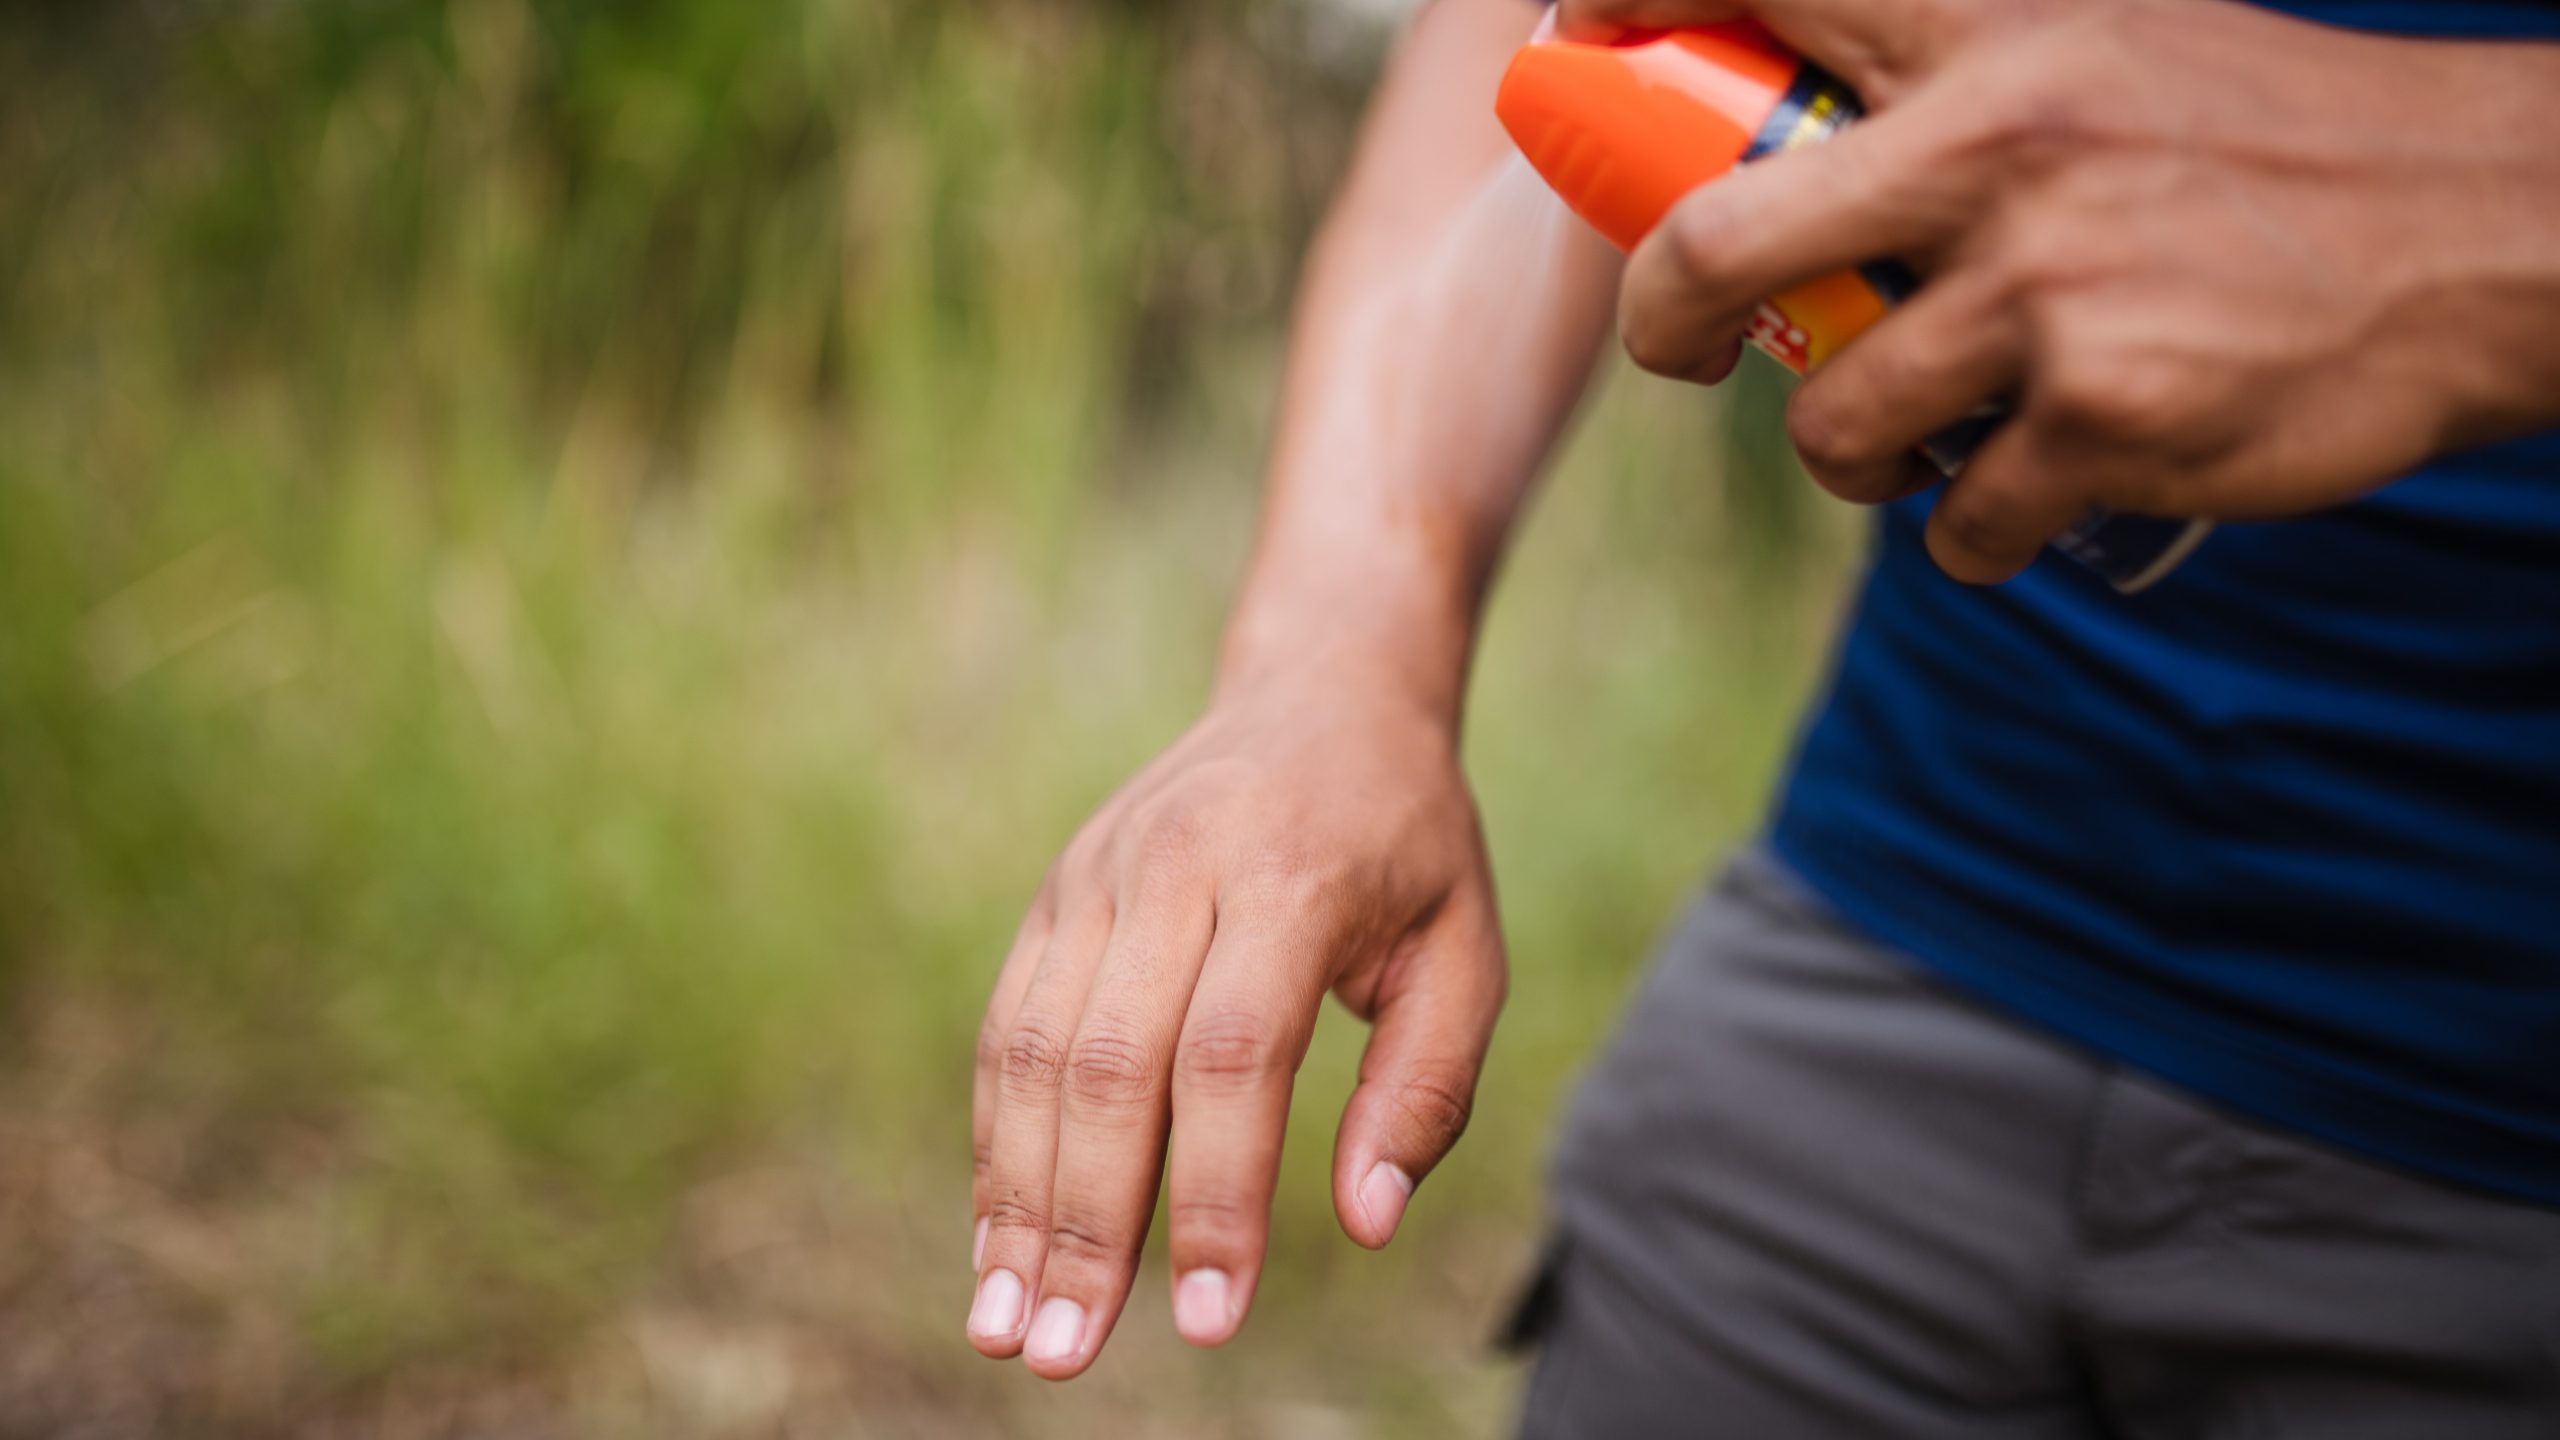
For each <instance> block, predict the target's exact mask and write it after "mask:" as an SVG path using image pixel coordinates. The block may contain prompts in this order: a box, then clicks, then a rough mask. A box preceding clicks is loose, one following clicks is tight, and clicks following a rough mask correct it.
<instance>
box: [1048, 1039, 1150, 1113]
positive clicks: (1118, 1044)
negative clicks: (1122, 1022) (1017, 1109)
mask: <svg viewBox="0 0 2560 1440" xmlns="http://www.w3.org/2000/svg"><path fill="white" fill-rule="evenodd" d="M1157 1071H1158V1066H1157V1064H1156V1058H1155V1054H1154V1052H1153V1050H1152V1049H1151V1047H1149V1046H1148V1045H1147V1044H1146V1043H1145V1042H1144V1041H1141V1040H1139V1039H1138V1038H1137V1037H1136V1036H1135V1035H1133V1034H1131V1033H1130V1032H1129V1031H1128V1030H1126V1029H1124V1028H1122V1027H1120V1026H1119V1025H1116V1024H1104V1025H1096V1026H1090V1027H1088V1028H1087V1029H1086V1030H1085V1032H1084V1033H1083V1034H1081V1035H1078V1036H1077V1037H1076V1040H1075V1045H1074V1047H1073V1048H1072V1049H1070V1050H1069V1051H1068V1052H1067V1069H1066V1089H1067V1094H1068V1096H1069V1097H1070V1098H1072V1099H1074V1100H1075V1101H1076V1102H1077V1103H1079V1104H1082V1105H1085V1106H1088V1107H1091V1108H1094V1109H1098V1110H1125V1109H1131V1108H1135V1107H1137V1106H1140V1105H1143V1104H1146V1103H1147V1102H1149V1101H1150V1100H1152V1099H1153V1098H1154V1096H1155V1094H1156V1091H1157V1088H1158V1084H1157Z"/></svg>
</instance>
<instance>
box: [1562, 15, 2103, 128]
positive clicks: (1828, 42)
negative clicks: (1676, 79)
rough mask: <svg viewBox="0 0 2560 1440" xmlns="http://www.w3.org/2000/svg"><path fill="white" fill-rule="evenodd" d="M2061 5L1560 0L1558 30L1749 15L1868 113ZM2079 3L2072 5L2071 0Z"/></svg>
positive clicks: (1668, 25)
mask: <svg viewBox="0 0 2560 1440" xmlns="http://www.w3.org/2000/svg"><path fill="white" fill-rule="evenodd" d="M2058 3H2060V0H2002V3H2000V4H1997V5H1986V4H1983V3H1981V0H1893V3H1879V0H1748V3H1731V0H1558V3H1557V6H1556V12H1557V13H1556V23H1557V27H1558V29H1559V30H1560V31H1561V32H1562V33H1564V34H1566V35H1568V36H1572V37H1575V38H1577V39H1596V38H1605V37H1606V36H1608V35H1610V34H1612V33H1613V32H1616V31H1621V30H1630V29H1633V30H1667V29H1672V28H1674V27H1677V26H1682V25H1704V24H1711V23H1713V22H1716V21H1719V20H1731V19H1734V18H1736V17H1738V16H1742V15H1746V14H1747V15H1750V16H1751V17H1753V18H1754V19H1757V20H1759V21H1760V22H1761V23H1762V24H1764V25H1766V26H1768V27H1769V28H1770V29H1771V30H1773V31H1776V32H1777V34H1778V36H1779V38H1781V39H1783V40H1785V41H1786V42H1787V43H1788V44H1789V45H1792V46H1794V47H1795V48H1796V49H1797V50H1798V51H1800V52H1802V53H1803V54H1805V55H1807V56H1809V57H1811V58H1812V59H1813V60H1815V61H1816V62H1818V63H1819V64H1821V65H1822V67H1823V68H1824V69H1826V70H1829V71H1830V72H1831V73H1832V74H1834V75H1837V76H1839V77H1840V78H1842V79H1843V80H1846V81H1848V82H1849V84H1850V86H1851V88H1853V89H1855V90H1856V91H1857V92H1858V94H1859V95H1860V96H1861V97H1862V98H1863V99H1865V100H1866V102H1867V103H1868V105H1870V106H1872V107H1881V106H1884V105H1888V104H1891V103H1892V102H1893V101H1894V100H1895V99H1896V98H1897V97H1898V96H1899V95H1900V94H1901V93H1902V92H1903V91H1905V90H1906V89H1908V88H1909V87H1911V86H1912V85H1915V84H1917V83H1919V82H1920V81H1922V80H1925V79H1926V78H1927V77H1928V76H1929V75H1931V74H1932V73H1934V72H1935V71H1936V70H1937V69H1938V68H1939V67H1940V66H1942V65H1944V64H1945V63H1946V62H1947V59H1948V57H1950V56H1951V55H1953V54H1954V53H1955V51H1956V50H1957V49H1958V48H1959V47H1961V46H1963V45H1964V44H1965V43H1966V42H1968V41H1969V40H1972V39H1974V38H1975V37H1978V36H1979V35H1981V34H1982V33H1983V32H1984V31H1985V30H1986V29H1988V28H1990V27H1993V26H2004V27H2005V26H2014V25H2018V24H2022V23H2024V22H2026V21H2027V20H2029V19H2031V18H2033V17H2035V16H2038V15H2042V14H2045V13H2048V12H2050V11H2052V10H2053V9H2055V8H2057V4H2058ZM2072 3H2077V0H2072Z"/></svg>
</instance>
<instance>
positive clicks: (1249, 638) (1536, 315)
mask: <svg viewBox="0 0 2560 1440" xmlns="http://www.w3.org/2000/svg"><path fill="white" fill-rule="evenodd" d="M1536 17H1537V7H1536V6H1534V5H1532V4H1529V3H1527V0H1438V3H1436V4H1433V5H1431V6H1430V7H1428V8H1427V9H1426V10H1425V11H1424V13H1423V14H1422V16H1421V17H1420V19H1418V20H1417V21H1416V22H1415V27H1414V30H1413V32H1412V33H1411V35H1409V36H1408V37H1407V40H1406V42H1405V44H1404V46H1403V47H1402V49H1401V50H1400V51H1399V53H1398V55H1397V57H1396V59H1395V61H1394V62H1393V64H1392V66H1391V68H1390V71H1389V74H1388V78H1387V82H1386V84H1385V86H1384V87H1383V89H1382V90H1381V92H1380V95H1379V99H1378V101H1377V103H1376V106H1375V108H1374V109H1373V111H1372V113H1371V116H1370V120H1369V124H1368V127H1367V130H1366V132H1365V133H1364V135H1363V138H1362V142H1361V146H1360V153H1359V155H1358V158H1357V160H1356V161H1355V163H1354V166H1353V171H1352V175H1351V178H1350V180H1349V182H1348V184H1347V185H1346V186H1345V189H1344V191H1343V193H1342V196H1341V197H1340V199H1339V200H1338V201H1337V202H1336V204H1335V208H1334V212H1333V215H1332V216H1331V218H1330V219H1329V220H1328V222H1327V224H1326V226H1325V230H1324V234H1323V236H1322V239H1321V240H1320V242H1319V244H1318V246H1317V248H1316V251H1315V253H1314V255H1313V256H1312V257H1311V259H1310V263H1309V266H1308V271H1307V278H1306V281H1305V284H1304V287H1303V290H1302V293H1301V298H1300V303H1299V308H1298V315H1297V324H1296V329H1295V334H1294V336H1293V340H1292V345H1291V352H1290V363H1289V373H1288V383H1287V387H1286V391H1285V394H1284V397H1283V401H1282V406H1281V414H1280V426H1279V435H1278V440H1277V443H1276V445H1275V447H1274V453H1273V458H1272V464H1271V474H1270V488H1269V499H1268V503H1267V507H1266V511H1265V515H1264V521H1263V531H1262V537H1261V542H1260V544H1259V546H1258V547H1257V550H1256V553H1255V558H1254V564H1253V568H1252V571H1251V574H1250V576H1249V577H1248V579H1247V582H1246V585H1245V588H1244V592H1243V595H1242V598H1241V599H1240V600H1239V602H1238V605H1237V609H1236V615H1235V619H1234V621H1233V623H1232V625H1231V627H1230V630H1229V634H1228V642H1227V647H1226V655H1225V660H1224V664H1223V665H1222V668H1221V686H1222V688H1226V687H1233V686H1243V685H1251V684H1255V683H1260V682H1261V681H1263V680H1265V679H1267V678H1268V677H1270V676H1272V675H1274V674H1277V673H1289V672H1293V671H1298V670H1303V669H1308V668H1316V669H1327V670H1337V671H1338V670H1342V669H1348V670H1351V671H1353V672H1355V673H1358V674H1360V675H1361V676H1362V677H1363V678H1364V680H1367V681H1370V682H1373V683H1377V684H1382V685H1388V686H1394V687H1399V688H1400V689H1401V690H1402V691H1403V692H1404V693H1405V694H1406V695H1407V696H1408V697H1409V698H1410V699H1412V700H1413V701H1414V702H1415V703H1418V704H1420V705H1423V706H1425V707H1427V708H1428V709H1429V710H1430V711H1431V712H1432V713H1433V714H1435V715H1437V716H1440V717H1443V718H1445V719H1447V720H1448V721H1450V722H1451V723H1454V721H1455V719H1456V714H1457V708H1458V703H1459V697H1460V692H1461V690H1462V689H1463V686H1464V678H1465V671H1466V663H1467V656H1468V653H1469V650H1470V647H1471V643H1472V639H1473V635H1474V630H1475V622H1476V617H1477V614H1478V611H1479V608H1480V606H1481V603H1482V599H1483V595H1484V591H1485V588H1486V586H1487V584H1488V583H1489V582H1490V579H1491V577H1492V574H1493V570H1494V567H1495V565H1496V563H1497V561H1498V559H1499V557H1500V554H1501V551H1502V547H1503V544H1504V541H1505V540H1506V538H1507V537H1508V535H1509V533H1510V530H1511V527H1512V524H1513V521H1514V520H1515V518H1516V517H1517V515H1518V513H1519V511H1520V508H1521V503H1522V501H1523V499H1524V498H1525V497H1526V495H1527V493H1528V490H1529V486H1530V483H1531V481H1532V480H1533V478H1534V477H1535V475H1536V473H1537V471H1538V468H1539V465H1540V462H1541V461H1542V460H1543V459H1544V458H1545V456H1546V453H1547V451H1548V448H1549V447H1550V446H1551V445H1552V444H1553V443H1554V440H1555V437H1556V434H1557V432H1558V431H1559V430H1560V429H1561V428H1562V426H1563V424H1564V422H1565V420H1566V418H1567V417H1568V416H1569V414H1570V412H1571V410H1572V408H1573V405H1574V403H1575V401H1576V399H1577V398H1578V397H1579V396H1580V394H1581V391H1582V388H1583V386H1584V384H1585V382H1586V380H1587V378H1588V376H1589V373H1590V370H1591V365H1592V361H1593V358H1594V356H1595V355H1596V353H1597V350H1598V346H1599V343H1600V341H1601V339H1602V338H1603V336H1604V335H1605V334H1606V332H1607V328H1608V320H1609V316H1610V313H1611V307H1612V296H1613V294H1614V289H1615V284H1616V277H1617V263H1616V260H1615V257H1614V256H1613V255H1612V254H1611V253H1610V252H1609V251H1608V249H1607V247H1606V246H1605V245H1603V244H1602V243H1601V242H1599V241H1598V240H1596V239H1595V238H1593V237H1591V236H1589V235H1588V234H1587V233H1585V232H1584V231H1582V230H1581V228H1580V227H1579V226H1578V225H1577V224H1575V223H1573V222H1571V221H1569V220H1568V219H1566V218H1565V217H1564V216H1563V215H1562V214H1561V212H1560V211H1558V210H1555V209H1553V208H1552V203H1553V202H1551V201H1550V200H1548V199H1547V197H1546V196H1545V195H1544V193H1543V192H1542V190H1540V189H1539V187H1538V186H1537V184H1536V181H1535V180H1534V178H1532V177H1530V176H1528V175H1527V174H1525V173H1519V174H1505V173H1503V171H1504V168H1505V167H1506V166H1509V165H1515V164H1517V162H1516V161H1513V160H1511V159H1510V157H1509V147H1508V142H1507V141H1505V139H1504V138H1503V136H1502V134H1501V132H1500V130H1499V128H1498V127H1497V125H1496V124H1495V122H1494V120H1493V117H1492V96H1493V90H1494V86H1495V84H1496V82H1497V81H1498V79H1499V77H1500V75H1501V70H1502V66H1503V64H1504V62H1505V61H1506V59H1507V58H1508V56H1509V54H1510V53H1511V50H1512V49H1513V48H1514V47H1515V46H1516V45H1518V43H1519V42H1520V41H1521V40H1522V39H1523V38H1525V37H1526V35H1527V33H1528V31H1529V28H1530V27H1531V26H1532V25H1533V24H1534V23H1535V21H1536Z"/></svg>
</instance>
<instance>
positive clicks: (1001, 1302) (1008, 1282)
mask: <svg viewBox="0 0 2560 1440" xmlns="http://www.w3.org/2000/svg"><path fill="white" fill-rule="evenodd" d="M1021 1328H1022V1277H1021V1276H1019V1275H1016V1274H1014V1273H1013V1272H1012V1271H1010V1270H990V1271H988V1272H987V1278H985V1279H984V1280H981V1281H979V1282H978V1299H977V1302H976V1303H975V1304H973V1305H971V1306H970V1307H969V1333H970V1334H972V1335H984V1336H986V1337H987V1338H988V1339H990V1340H1001V1339H1003V1338H1005V1337H1006V1336H1008V1335H1011V1334H1013V1333H1014V1332H1015V1331H1017V1330H1020V1329H1021Z"/></svg>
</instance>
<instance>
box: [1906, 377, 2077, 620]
mask: <svg viewBox="0 0 2560 1440" xmlns="http://www.w3.org/2000/svg"><path fill="white" fill-rule="evenodd" d="M2094 458H2095V457H2089V456H2088V455H2087V452H2086V451H2083V450H2075V449H2073V448H2072V447H2068V446H2065V445H2061V444H2058V443H2056V441H2055V439H2054V436H2053V434H2052V431H2051V429H2050V427H2048V426H2046V425H2045V424H2043V423H2041V422H2040V421H2038V420H2037V419H2036V418H2035V416H2034V415H2033V413H2032V412H2029V413H2027V414H2023V415H2021V416H2020V417H2019V418H2018V419H2016V420H2013V421H2011V422H2010V423H2009V425H2008V426H2007V427H2006V428H2004V429H2002V430H2001V431H2000V432H1999V433H1998V434H1996V435H1994V436H1992V437H1991V441H1990V443H1989V444H1987V445H1985V446H1983V447H1982V451H1981V453H1980V454H1977V455H1975V456H1974V457H1973V460H1972V462H1971V463H1970V464H1968V465H1967V466H1965V471H1964V473H1963V474H1962V475H1959V476H1957V477H1956V478H1955V480H1954V481H1953V482H1951V483H1950V484H1949V485H1948V486H1947V488H1946V490H1945V492H1944V493H1943V494H1941V495H1940V496H1939V497H1938V504H1937V508H1936V509H1935V510H1934V511H1932V512H1931V513H1930V516H1929V533H1928V542H1929V554H1930V556H1931V557H1932V558H1934V559H1935V560H1936V561H1937V562H1938V568H1939V569H1941V570H1944V571H1946V572H1947V574H1949V575H1950V576H1953V577H1954V578H1956V579H1958V580H1961V581H1963V582H1965V583H1966V584H1968V585H1996V584H1999V583H2000V582H2001V581H2003V580H2006V579H2008V578H2010V577H2011V576H2013V575H2016V574H2017V573H2018V572H2019V571H2021V570H2024V569H2025V568H2027V566H2028V565H2029V564H2031V563H2033V562H2034V560H2035V558H2036V556H2037V555H2038V554H2039V553H2040V552H2041V551H2042V550H2043V549H2044V546H2045V543H2046V542H2047V541H2049V540H2051V539H2052V538H2053V537H2054V536H2056V535H2059V534H2061V533H2062V532H2063V531H2064V530H2065V529H2068V528H2069V527H2070V526H2071V525H2072V523H2073V522H2075V521H2077V520H2078V519H2079V518H2080V517H2081V516H2082V515H2084V514H2086V513H2088V510H2089V506H2090V503H2091V500H2090V495H2091V490H2090V488H2089V487H2090V482H2091V481H2092V480H2093V479H2094V477H2093V476H2092V475H2091V474H2090V473H2089V466H2090V464H2091V463H2093V461H2094Z"/></svg>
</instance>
